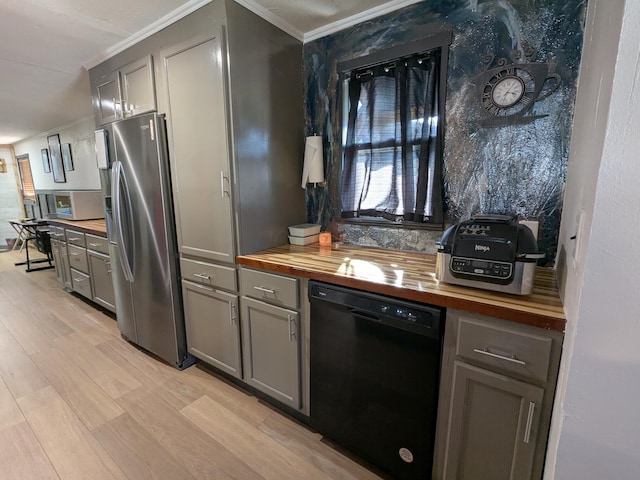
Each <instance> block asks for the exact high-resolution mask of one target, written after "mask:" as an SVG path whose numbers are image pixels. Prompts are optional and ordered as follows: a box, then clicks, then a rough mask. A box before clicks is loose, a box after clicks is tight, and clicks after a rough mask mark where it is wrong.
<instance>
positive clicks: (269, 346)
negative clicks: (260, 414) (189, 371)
mask: <svg viewBox="0 0 640 480" xmlns="http://www.w3.org/2000/svg"><path fill="white" fill-rule="evenodd" d="M299 325H300V314H299V313H298V312H295V311H293V310H288V309H286V308H282V307H276V306H274V305H269V304H268V303H264V302H261V301H259V300H254V299H252V298H248V297H242V347H243V360H244V380H245V382H247V383H248V384H249V385H252V386H254V387H255V388H257V389H258V390H261V391H263V392H264V393H266V394H268V395H269V396H271V397H273V398H274V399H276V400H278V401H280V402H282V403H284V404H285V405H288V406H290V407H292V408H295V409H296V410H297V409H299V408H300V333H299Z"/></svg>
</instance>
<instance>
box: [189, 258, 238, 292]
mask: <svg viewBox="0 0 640 480" xmlns="http://www.w3.org/2000/svg"><path fill="white" fill-rule="evenodd" d="M180 270H181V274H182V278H183V279H184V280H189V281H190V282H193V283H200V284H202V285H207V286H210V287H218V288H224V289H225V290H233V291H236V290H237V289H238V283H237V281H236V269H235V268H232V267H224V266H222V265H214V264H212V263H206V262H200V261H197V260H191V259H188V258H181V259H180Z"/></svg>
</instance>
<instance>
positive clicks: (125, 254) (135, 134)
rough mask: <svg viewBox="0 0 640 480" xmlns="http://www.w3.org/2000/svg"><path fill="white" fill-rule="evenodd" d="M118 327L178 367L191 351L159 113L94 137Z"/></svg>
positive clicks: (133, 119) (185, 364)
mask: <svg viewBox="0 0 640 480" xmlns="http://www.w3.org/2000/svg"><path fill="white" fill-rule="evenodd" d="M96 152H97V158H98V166H99V167H101V168H102V169H103V171H102V173H101V179H102V184H103V192H104V195H105V213H106V215H105V218H106V222H107V234H108V236H109V241H110V253H111V269H112V278H113V283H114V289H115V298H116V317H117V322H118V328H119V329H120V332H121V333H122V335H123V337H125V338H126V339H127V340H129V341H130V342H132V343H134V344H136V345H139V346H140V347H142V348H143V349H145V350H147V351H148V352H150V353H152V354H154V355H156V356H158V357H160V358H161V359H163V360H165V361H167V362H168V363H169V364H171V365H173V366H175V367H177V368H180V369H182V368H186V367H188V366H189V365H191V364H192V363H193V362H194V359H193V357H191V356H190V355H189V353H188V352H187V345H186V336H185V326H184V316H183V310H182V301H181V293H180V292H181V291H180V284H179V270H178V252H177V247H176V232H175V222H174V214H173V202H172V195H171V183H170V175H169V172H170V169H169V155H168V149H167V140H166V128H165V121H164V117H163V116H160V115H158V114H156V113H150V114H145V115H139V116H136V117H131V118H128V119H125V120H121V121H118V122H114V123H112V124H109V125H107V126H105V127H104V128H103V129H102V130H98V131H96Z"/></svg>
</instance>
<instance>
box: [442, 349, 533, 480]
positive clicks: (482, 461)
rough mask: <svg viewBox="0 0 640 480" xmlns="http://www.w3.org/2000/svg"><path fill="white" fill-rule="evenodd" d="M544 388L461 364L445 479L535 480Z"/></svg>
mask: <svg viewBox="0 0 640 480" xmlns="http://www.w3.org/2000/svg"><path fill="white" fill-rule="evenodd" d="M543 396H544V390H543V389H542V388H541V387H537V386H535V385H530V384H528V383H524V382H520V381H517V380H514V379H512V378H509V377H506V376H503V375H500V374H497V373H493V372H490V371H488V370H484V369H481V368H477V367H474V366H472V365H467V364H465V363H463V362H459V361H456V362H455V364H454V376H453V396H452V398H451V416H450V418H451V423H450V427H449V432H448V439H447V449H446V452H447V453H446V460H445V475H444V478H445V479H451V480H465V479H467V480H502V479H504V480H525V479H530V478H531V471H532V466H533V458H534V453H535V447H536V438H537V434H538V423H539V421H540V407H541V405H542V400H543Z"/></svg>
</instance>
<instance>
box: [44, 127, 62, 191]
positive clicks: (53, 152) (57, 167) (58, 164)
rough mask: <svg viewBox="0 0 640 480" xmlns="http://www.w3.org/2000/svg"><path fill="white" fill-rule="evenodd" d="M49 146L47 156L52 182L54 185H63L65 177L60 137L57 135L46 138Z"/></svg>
mask: <svg viewBox="0 0 640 480" xmlns="http://www.w3.org/2000/svg"><path fill="white" fill-rule="evenodd" d="M47 143H48V144H49V156H50V157H51V170H52V171H53V181H54V182H56V183H65V182H66V181H67V177H66V176H65V174H64V165H63V164H62V150H61V148H60V135H58V134H57V133H56V134H54V135H49V136H48V137H47Z"/></svg>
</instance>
